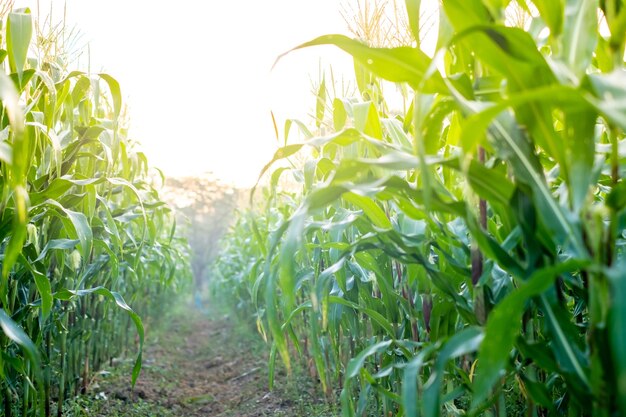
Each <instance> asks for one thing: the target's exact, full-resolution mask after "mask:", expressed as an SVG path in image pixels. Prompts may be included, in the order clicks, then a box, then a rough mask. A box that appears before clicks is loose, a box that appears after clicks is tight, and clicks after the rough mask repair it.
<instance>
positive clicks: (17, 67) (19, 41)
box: [6, 8, 33, 82]
mask: <svg viewBox="0 0 626 417" xmlns="http://www.w3.org/2000/svg"><path fill="white" fill-rule="evenodd" d="M32 33H33V20H32V17H31V15H30V9H28V8H26V9H20V10H16V11H15V12H11V13H9V15H8V17H7V27H6V39H7V52H8V55H9V67H10V68H11V72H14V73H17V75H18V78H19V80H20V82H21V80H22V73H23V72H24V64H25V63H26V56H27V54H28V46H29V45H30V39H31V36H32Z"/></svg>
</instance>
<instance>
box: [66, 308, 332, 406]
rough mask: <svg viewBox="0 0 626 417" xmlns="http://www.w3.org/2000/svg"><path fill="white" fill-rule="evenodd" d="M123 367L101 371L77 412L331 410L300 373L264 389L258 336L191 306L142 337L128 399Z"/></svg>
mask: <svg viewBox="0 0 626 417" xmlns="http://www.w3.org/2000/svg"><path fill="white" fill-rule="evenodd" d="M209 317H211V318H209ZM148 331H149V332H150V330H148ZM129 369H130V361H124V362H123V363H120V364H119V365H118V366H114V367H113V369H110V370H107V371H105V372H103V373H101V375H99V376H98V377H97V378H96V379H95V380H94V382H93V383H92V385H91V391H92V392H91V393H90V396H89V397H88V398H87V399H85V404H83V405H77V406H76V407H77V408H81V407H82V408H89V410H83V411H88V412H89V414H88V415H97V416H116V415H119V416H126V417H139V416H163V417H169V416H190V417H196V416H216V417H217V416H219V417H225V416H242V417H253V416H254V417H256V416H305V415H319V416H321V415H334V413H331V412H330V411H328V410H327V406H326V405H324V404H323V403H322V402H321V401H319V400H318V397H319V394H316V393H315V390H314V389H313V388H312V387H311V384H310V383H307V382H305V381H304V378H301V380H298V382H297V383H293V382H292V383H291V384H289V383H286V381H285V380H286V379H287V378H285V377H284V376H283V377H282V378H281V377H280V376H279V377H277V387H276V388H275V389H274V391H271V392H270V391H269V390H268V388H267V372H268V371H267V359H266V354H265V352H264V351H263V346H261V345H260V344H259V343H258V336H257V335H256V334H252V333H251V331H250V330H249V329H244V328H243V327H242V326H236V325H235V324H233V323H232V320H229V319H228V317H227V316H223V315H221V316H219V315H218V316H217V317H216V315H215V314H213V315H205V314H202V313H200V312H198V311H197V310H194V309H193V308H189V309H188V310H187V311H185V312H182V313H177V314H176V315H175V316H174V317H173V318H171V319H170V322H169V323H168V324H167V325H166V326H163V327H162V328H161V329H159V330H155V331H154V334H152V335H150V334H149V335H148V337H147V340H146V346H145V348H144V365H143V370H142V373H141V376H140V378H139V380H138V382H137V386H136V387H135V393H134V395H135V398H134V400H133V399H132V398H131V393H130V389H129V387H128V380H129V375H130V373H129ZM108 372H110V373H108ZM281 380H282V381H283V383H282V385H281ZM295 385H298V386H297V387H296V386H295ZM77 404H80V402H77ZM69 414H70V415H83V414H82V413H80V412H75V414H72V413H71V412H70V413H69Z"/></svg>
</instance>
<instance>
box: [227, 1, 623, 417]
mask: <svg viewBox="0 0 626 417" xmlns="http://www.w3.org/2000/svg"><path fill="white" fill-rule="evenodd" d="M418 3H419V2H408V1H407V6H408V8H409V12H410V13H409V14H410V17H411V18H412V19H416V16H417V15H416V12H415V10H416V7H418V6H417V4H418ZM533 3H534V6H536V10H538V14H537V15H532V16H531V15H529V14H528V13H527V12H524V10H527V11H528V10H531V9H532V8H529V2H524V1H518V2H508V1H504V2H502V1H487V0H483V1H481V0H471V1H467V0H463V1H461V0H444V1H443V2H442V5H441V18H440V22H441V25H442V28H446V27H447V30H441V31H440V34H439V39H438V41H437V45H438V50H437V52H436V59H431V58H430V57H428V56H427V55H426V54H425V53H424V52H422V51H421V50H419V49H417V48H415V47H409V46H406V47H394V48H381V47H376V48H373V47H369V46H368V45H366V44H364V43H361V42H358V41H355V40H351V39H348V38H346V37H344V36H339V35H327V36H322V37H319V38H317V39H315V40H313V41H311V42H307V43H305V44H303V45H300V46H298V47H296V48H294V50H297V49H300V48H305V47H311V46H314V45H322V44H324V45H335V46H337V47H338V48H340V49H342V50H344V51H345V52H347V53H349V54H351V55H352V56H353V57H354V59H355V60H356V61H357V62H359V63H360V64H361V66H362V67H363V68H365V69H366V70H367V71H369V72H370V75H371V77H370V81H371V82H370V83H369V84H363V83H360V84H359V87H360V88H361V91H360V93H361V94H362V97H363V99H349V100H348V99H345V98H336V97H335V98H333V97H325V96H321V95H320V97H318V100H320V99H322V100H324V101H327V100H330V101H331V103H332V106H329V107H328V108H329V109H331V110H330V112H331V114H330V115H328V119H329V120H328V122H325V125H326V126H335V128H336V132H334V133H331V134H330V135H329V136H324V137H314V138H312V139H310V140H307V141H306V142H304V143H287V142H286V139H285V146H284V147H283V148H281V149H279V150H278V151H277V152H276V153H275V157H274V160H273V161H272V162H271V163H270V164H268V165H267V166H266V167H265V169H264V171H263V172H266V171H269V172H272V166H273V164H274V163H275V162H278V161H280V160H284V159H288V158H289V157H290V156H292V155H294V154H295V153H297V152H304V151H308V152H310V158H309V160H308V161H307V162H306V164H305V165H304V166H303V167H298V166H293V165H292V166H293V168H289V169H285V168H278V169H276V170H275V171H273V181H272V185H273V187H272V189H271V190H270V191H269V192H268V193H267V195H266V208H265V209H264V210H260V211H257V212H250V213H247V214H245V215H243V216H242V217H241V218H240V220H239V222H238V223H237V225H236V227H235V228H234V229H233V231H232V233H231V234H230V236H229V238H228V239H227V240H226V241H225V243H224V250H223V253H222V256H221V258H220V260H219V262H218V264H217V268H216V270H217V274H218V279H217V282H216V284H215V285H216V288H218V289H219V290H220V291H221V293H222V294H230V295H231V296H232V297H234V299H235V300H236V302H237V303H238V306H239V307H240V309H241V310H242V312H243V313H244V314H249V315H252V314H254V315H255V316H256V319H257V323H258V328H259V330H260V332H261V333H262V334H263V336H264V337H265V338H267V340H268V341H269V342H270V343H271V344H272V355H271V358H272V360H273V359H274V358H275V357H276V354H278V356H280V357H281V358H282V359H283V361H284V362H285V363H286V364H287V366H289V364H290V363H291V362H293V360H294V357H304V358H305V360H310V361H311V362H312V363H313V364H314V365H315V368H316V370H317V376H318V377H319V380H320V383H321V385H322V386H323V387H324V390H325V391H326V392H327V394H328V395H329V397H332V396H333V393H334V392H335V390H340V391H341V394H340V398H341V403H342V407H343V415H344V416H346V417H348V416H355V415H366V413H372V414H373V415H406V416H410V417H414V416H421V415H424V416H440V415H513V414H520V415H521V414H524V415H529V416H545V415H552V416H566V415H567V416H570V415H581V416H582V415H585V416H613V415H626V402H625V400H624V398H626V362H625V360H624V358H626V351H625V350H624V349H625V348H624V343H623V342H624V322H625V320H626V319H625V316H624V311H625V307H624V305H625V301H624V288H625V286H624V282H625V281H624V265H625V264H624V262H625V259H626V255H625V254H624V247H625V244H626V240H625V239H624V229H625V227H626V226H625V225H626V222H625V220H626V218H625V217H624V214H625V210H624V209H625V208H626V204H624V202H625V201H626V199H625V197H624V192H625V189H624V185H623V184H624V182H623V179H622V178H623V176H624V175H625V174H626V169H625V167H626V165H625V159H624V158H626V154H624V151H623V149H624V146H623V142H624V131H625V130H626V123H625V120H626V117H625V114H626V113H625V112H624V108H623V101H624V100H623V98H624V97H625V95H626V87H625V86H626V82H625V81H626V77H625V75H624V74H626V73H625V71H626V69H625V68H624V36H623V34H624V31H623V28H624V26H623V22H624V21H626V20H625V19H626V8H625V7H623V5H622V3H621V2H619V1H606V2H604V1H603V2H600V3H601V4H598V2H596V1H566V2H559V1H555V2H546V1H534V2H533ZM515 7H517V8H519V9H520V10H518V12H520V13H522V14H524V13H526V14H525V16H526V17H527V18H528V19H527V20H528V27H526V28H524V30H522V29H521V28H516V27H512V26H511V24H510V23H508V20H506V19H505V17H506V16H507V13H508V12H509V10H510V8H515ZM598 14H600V15H601V16H604V17H606V24H607V27H608V29H609V31H610V35H609V36H608V37H605V36H603V35H602V34H601V33H600V30H599V27H598V20H597V15H598ZM416 22H417V20H413V21H412V22H411V24H410V26H411V28H412V30H413V31H415V30H417V29H416V28H418V27H419V25H418V23H416ZM620 30H621V32H620ZM414 37H416V38H417V37H419V34H415V33H414ZM361 70H362V68H361ZM381 80H387V81H392V82H396V83H402V87H403V88H405V89H407V88H409V87H410V88H412V89H413V93H414V95H413V98H412V100H411V102H410V103H409V105H408V106H406V108H408V111H406V112H405V113H401V114H396V115H392V114H389V113H388V112H387V110H386V109H387V105H386V103H385V101H384V98H383V97H378V96H373V95H372V94H371V92H372V91H382V90H381V88H380V83H381ZM372 97H377V99H376V100H372V101H369V100H370V98H372ZM364 109H367V110H366V111H364ZM316 113H317V114H318V117H319V115H321V114H323V112H321V111H319V110H318V111H317V112H316ZM289 171H292V172H293V174H294V178H296V179H299V180H300V182H301V184H302V188H301V190H302V191H301V192H298V193H289V192H283V191H280V190H278V189H277V188H276V187H275V184H276V183H277V181H276V180H275V179H274V176H280V175H281V174H282V175H285V173H287V172H289ZM262 174H263V173H262ZM270 366H273V364H272V363H270Z"/></svg>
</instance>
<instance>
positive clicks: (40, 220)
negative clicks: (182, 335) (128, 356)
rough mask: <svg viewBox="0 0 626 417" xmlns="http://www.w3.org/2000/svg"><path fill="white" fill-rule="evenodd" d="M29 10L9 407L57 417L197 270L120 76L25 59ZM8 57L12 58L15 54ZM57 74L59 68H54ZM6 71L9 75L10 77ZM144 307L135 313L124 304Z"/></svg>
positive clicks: (4, 219) (4, 280) (6, 191)
mask: <svg viewBox="0 0 626 417" xmlns="http://www.w3.org/2000/svg"><path fill="white" fill-rule="evenodd" d="M32 25H33V23H32V19H31V15H30V11H29V10H28V9H23V10H16V11H13V12H11V13H9V14H8V16H7V21H6V25H5V27H6V31H5V36H3V39H4V40H5V41H6V43H5V45H4V47H5V49H2V50H1V51H0V63H1V64H2V65H3V68H4V69H3V70H2V71H0V100H1V102H2V113H1V115H0V136H1V139H2V140H1V141H0V190H1V191H0V195H1V197H0V204H1V210H0V253H1V254H2V257H1V263H2V276H1V281H0V328H1V329H2V331H1V332H0V391H1V392H2V395H0V408H1V410H2V411H0V415H3V416H5V417H10V416H13V415H18V414H20V415H22V416H31V415H38V416H49V415H51V412H52V407H51V404H52V403H53V402H56V403H57V410H58V411H57V412H58V415H59V416H61V415H62V410H63V407H62V405H63V401H64V399H65V398H68V397H69V396H72V395H75V394H76V393H78V392H81V391H82V390H84V389H85V388H86V387H87V385H88V382H89V380H90V378H91V375H92V372H93V370H97V369H98V368H99V367H100V365H101V364H102V363H104V362H107V361H109V360H110V359H111V358H112V357H114V356H115V355H118V354H120V352H121V349H123V348H125V347H126V346H129V345H131V343H129V342H131V340H129V334H130V333H129V330H131V327H134V328H135V329H136V331H137V332H138V346H137V348H138V355H137V360H136V363H135V367H134V369H133V372H132V384H133V385H134V384H135V381H136V380H137V377H138V375H139V372H140V369H141V350H142V345H143V337H144V328H143V324H142V320H141V319H140V315H142V316H144V317H145V316H150V315H153V314H155V313H156V312H158V311H160V309H161V308H163V305H166V302H167V300H168V299H170V298H171V294H172V290H175V289H176V287H177V286H180V285H183V284H184V283H185V281H186V279H187V277H188V276H189V274H188V271H187V267H186V265H187V259H186V252H185V251H186V249H185V245H184V244H183V242H181V241H179V240H178V238H176V237H175V235H174V222H173V219H172V217H171V214H170V209H169V208H168V207H167V206H166V205H165V203H164V202H162V201H161V199H160V198H159V195H158V192H157V190H156V188H155V186H154V185H153V184H154V181H153V179H152V177H151V174H150V171H149V170H148V162H147V160H146V157H145V155H143V154H142V153H141V152H138V151H136V150H134V149H133V143H132V141H130V140H129V139H128V137H127V136H126V128H125V127H124V121H123V120H121V119H120V113H121V110H122V99H121V93H120V86H119V84H118V82H117V81H116V80H115V79H114V78H113V77H111V76H109V75H107V74H96V75H89V74H85V73H82V72H78V71H76V72H71V73H68V74H62V73H60V72H59V71H57V70H56V69H54V68H55V67H54V65H52V64H53V63H51V62H38V61H36V60H33V59H27V56H28V51H29V48H30V47H32V45H31V34H32V31H33V30H32ZM7 61H8V62H7ZM53 69H54V70H53ZM5 70H8V74H7V73H6V71H5ZM129 304H130V305H134V306H137V309H136V310H133V309H131V308H130V307H129Z"/></svg>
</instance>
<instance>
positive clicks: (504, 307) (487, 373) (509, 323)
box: [472, 260, 589, 407]
mask: <svg viewBox="0 0 626 417" xmlns="http://www.w3.org/2000/svg"><path fill="white" fill-rule="evenodd" d="M588 263H589V262H586V261H576V260H572V261H567V262H565V263H563V264H560V265H557V266H554V267H551V268H544V269H540V270H538V271H537V272H535V273H534V274H533V275H532V276H531V277H530V278H529V279H528V280H527V281H525V282H524V283H523V284H522V285H521V286H520V287H519V288H517V289H516V290H515V291H514V292H512V293H510V294H509V295H507V296H506V298H505V299H503V300H502V301H501V302H500V303H499V304H498V305H497V306H496V307H495V308H494V310H493V311H492V312H491V314H490V315H489V319H488V320H487V326H486V328H485V338H486V339H487V340H488V341H489V343H483V344H482V345H481V347H480V349H479V351H478V366H477V368H476V379H475V380H474V384H473V390H472V392H473V397H472V407H477V406H478V405H479V404H480V403H481V402H482V401H483V400H484V399H485V398H487V397H488V396H489V395H490V392H491V389H492V388H493V386H494V385H495V384H496V382H497V381H498V379H499V378H500V377H501V376H502V371H503V370H504V368H505V367H506V364H507V361H508V359H509V355H510V353H511V351H512V350H513V345H514V344H515V340H516V339H517V336H518V334H519V331H520V327H521V323H522V315H523V314H524V311H525V305H526V303H527V302H528V300H530V299H531V298H532V297H535V296H537V295H539V294H541V293H542V292H544V291H546V290H547V289H548V288H550V286H552V285H553V283H554V281H555V279H556V278H557V277H558V276H559V275H560V274H562V273H564V272H568V271H572V270H573V271H576V270H579V269H581V268H583V267H585V266H586V265H588Z"/></svg>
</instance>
